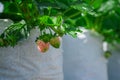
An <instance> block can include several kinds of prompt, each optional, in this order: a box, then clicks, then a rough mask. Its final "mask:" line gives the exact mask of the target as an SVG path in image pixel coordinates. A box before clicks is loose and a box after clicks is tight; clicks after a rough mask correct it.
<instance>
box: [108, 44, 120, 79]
mask: <svg viewBox="0 0 120 80" xmlns="http://www.w3.org/2000/svg"><path fill="white" fill-rule="evenodd" d="M115 46H116V47H115ZM115 46H113V45H109V50H110V51H111V53H112V56H111V57H110V58H109V61H108V76H109V77H108V78H109V80H120V44H117V45H115Z"/></svg>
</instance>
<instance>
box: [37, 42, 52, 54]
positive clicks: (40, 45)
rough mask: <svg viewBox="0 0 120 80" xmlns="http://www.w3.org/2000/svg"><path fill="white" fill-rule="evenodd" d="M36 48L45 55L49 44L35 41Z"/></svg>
mask: <svg viewBox="0 0 120 80" xmlns="http://www.w3.org/2000/svg"><path fill="white" fill-rule="evenodd" d="M36 43H37V48H38V50H39V51H40V52H42V53H45V52H46V51H48V49H49V45H50V44H49V42H46V43H45V42H44V41H42V40H37V42H36Z"/></svg>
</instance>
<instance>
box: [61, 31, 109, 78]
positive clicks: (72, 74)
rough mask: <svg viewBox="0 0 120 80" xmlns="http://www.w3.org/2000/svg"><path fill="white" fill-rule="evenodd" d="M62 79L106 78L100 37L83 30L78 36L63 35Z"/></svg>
mask: <svg viewBox="0 0 120 80" xmlns="http://www.w3.org/2000/svg"><path fill="white" fill-rule="evenodd" d="M63 50H64V51H63V71H64V80H108V76H107V61H106V59H105V58H104V56H103V49H102V37H101V36H100V35H97V34H96V33H93V32H91V31H87V30H84V32H83V33H82V34H78V38H77V39H76V38H72V37H70V36H68V35H66V36H64V37H63Z"/></svg>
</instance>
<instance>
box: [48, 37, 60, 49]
mask: <svg viewBox="0 0 120 80" xmlns="http://www.w3.org/2000/svg"><path fill="white" fill-rule="evenodd" d="M50 44H51V46H53V47H55V48H59V47H60V37H53V38H51V39H50Z"/></svg>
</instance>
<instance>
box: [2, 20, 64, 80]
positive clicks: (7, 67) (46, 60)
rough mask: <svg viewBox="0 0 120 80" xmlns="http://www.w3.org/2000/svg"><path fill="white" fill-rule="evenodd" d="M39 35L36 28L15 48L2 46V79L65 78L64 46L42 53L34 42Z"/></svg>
mask: <svg viewBox="0 0 120 80" xmlns="http://www.w3.org/2000/svg"><path fill="white" fill-rule="evenodd" d="M0 23H1V21H0ZM1 24H2V26H5V22H3V23H1ZM0 26H1V25H0ZM1 30H2V29H1ZM1 33H2V32H1ZM38 35H39V30H37V29H34V30H32V31H31V34H30V37H29V38H28V39H27V40H23V41H20V42H19V43H18V45H16V46H15V47H14V48H13V47H7V48H0V80H63V69H62V48H59V49H55V48H53V47H52V46H50V49H49V51H48V52H46V53H44V54H43V53H40V52H39V51H38V50H37V47H36V43H35V42H34V41H35V39H36V37H37V36H38ZM61 47H62V46H61Z"/></svg>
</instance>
